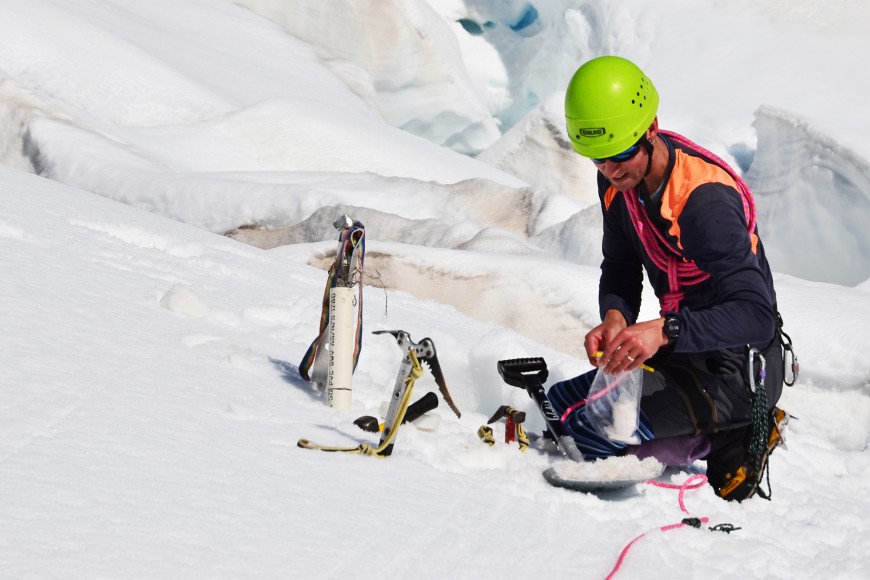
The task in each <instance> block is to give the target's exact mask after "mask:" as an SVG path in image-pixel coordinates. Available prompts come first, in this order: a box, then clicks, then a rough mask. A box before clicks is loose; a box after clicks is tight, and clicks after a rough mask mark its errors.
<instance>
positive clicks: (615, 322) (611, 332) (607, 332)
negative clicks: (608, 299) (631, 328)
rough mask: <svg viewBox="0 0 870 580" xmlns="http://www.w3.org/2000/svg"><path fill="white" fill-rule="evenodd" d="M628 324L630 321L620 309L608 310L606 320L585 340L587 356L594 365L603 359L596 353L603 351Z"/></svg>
mask: <svg viewBox="0 0 870 580" xmlns="http://www.w3.org/2000/svg"><path fill="white" fill-rule="evenodd" d="M627 326H628V323H627V322H626V321H625V317H623V316H622V312H620V311H619V310H608V311H607V312H605V313H604V322H602V323H601V324H599V325H598V326H596V327H595V328H593V329H592V330H590V331H589V333H588V334H586V339H585V341H584V346H585V347H586V356H587V357H588V358H589V362H590V363H592V366H594V367H597V366H599V363H600V362H601V359H599V358H598V357H597V356H595V355H596V353H599V352H602V351H603V350H604V349H605V348H606V347H607V345H608V344H610V342H611V341H612V340H613V338H614V337H615V336H617V335H618V334H619V333H620V332H621V331H623V330H625V328H626V327H627Z"/></svg>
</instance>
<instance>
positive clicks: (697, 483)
mask: <svg viewBox="0 0 870 580" xmlns="http://www.w3.org/2000/svg"><path fill="white" fill-rule="evenodd" d="M646 483H647V484H649V485H654V486H656V487H663V488H666V489H679V490H680V496H679V499H680V509H681V510H682V511H683V513H685V514H688V513H689V510H688V509H686V504H685V501H684V496H685V494H686V491H687V490H690V489H698V488H699V487H701V486H703V485H704V484H705V483H707V476H706V475H702V474H700V473H696V474H695V475H692V476H691V477H689V478H687V479H686V481H684V482H683V483H682V484H681V485H674V484H671V483H663V482H661V481H654V480H649V481H647V482H646ZM709 521H710V518H707V517H701V518H698V522H699V523H703V524H706V523H707V522H709ZM689 525H692V524H690V523H689V522H688V521H686V520H683V521H682V522H680V523H678V524H670V525H667V526H662V527H661V528H658V530H659V531H661V532H667V531H670V530H676V529H678V528H682V527H683V526H689ZM651 531H655V530H651ZM648 533H649V532H644V533H642V534H640V535H639V536H637V537H636V538H634V539H633V540H632V541H630V542H629V543H628V544H627V545H626V546H625V548H623V549H622V552H620V553H619V558H618V559H617V560H616V565H615V566H614V567H613V569H612V570H611V571H610V573H609V574H608V575H607V579H606V580H611V579H612V578H613V577H614V576H615V575H616V573H617V572H618V571H619V569H620V568H621V567H622V563H623V562H624V561H625V556H626V555H627V554H628V551H629V550H630V549H631V547H632V546H633V545H634V544H635V542H637V541H638V540H640V539H641V538H643V537H644V536H646V535H647V534H648Z"/></svg>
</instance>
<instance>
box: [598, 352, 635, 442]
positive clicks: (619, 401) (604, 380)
mask: <svg viewBox="0 0 870 580" xmlns="http://www.w3.org/2000/svg"><path fill="white" fill-rule="evenodd" d="M642 392H643V371H642V370H641V369H640V368H637V369H635V370H633V371H628V372H624V373H619V374H618V375H610V374H607V373H605V372H604V371H603V370H600V371H598V372H597V373H595V379H594V380H593V381H592V386H591V387H590V388H589V395H588V396H587V398H586V417H587V419H589V423H590V425H591V426H592V428H593V429H594V430H595V431H596V432H597V433H598V434H599V435H601V436H602V437H605V438H607V439H609V440H610V441H616V442H619V443H628V444H630V445H637V444H638V443H640V442H641V440H640V437H639V436H638V434H637V427H638V415H639V414H640V397H641V394H642Z"/></svg>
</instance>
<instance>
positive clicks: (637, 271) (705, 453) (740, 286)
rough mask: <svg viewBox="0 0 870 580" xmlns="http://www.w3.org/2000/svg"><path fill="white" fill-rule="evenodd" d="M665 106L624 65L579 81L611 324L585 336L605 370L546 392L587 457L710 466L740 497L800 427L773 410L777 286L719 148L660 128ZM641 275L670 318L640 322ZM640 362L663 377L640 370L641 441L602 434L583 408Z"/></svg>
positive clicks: (715, 478)
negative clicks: (595, 387)
mask: <svg viewBox="0 0 870 580" xmlns="http://www.w3.org/2000/svg"><path fill="white" fill-rule="evenodd" d="M658 102H659V96H658V93H657V92H656V89H655V87H654V86H653V84H652V82H651V81H650V80H649V78H647V77H646V75H644V73H643V72H642V71H641V70H640V69H639V68H638V67H637V66H636V65H634V64H633V63H631V62H629V61H627V60H625V59H622V58H619V57H613V56H605V57H600V58H596V59H593V60H591V61H589V62H587V63H585V64H584V65H583V66H581V67H580V68H579V69H578V70H577V72H576V73H575V74H574V76H573V78H572V79H571V81H570V83H569V85H568V89H567V93H566V98H565V116H566V120H567V128H568V134H569V137H570V139H571V144H572V145H573V147H574V150H575V151H576V152H577V153H579V154H580V155H582V156H584V157H587V158H590V159H591V160H592V162H593V163H594V164H595V166H596V167H597V169H598V186H599V197H600V199H601V207H602V211H603V214H604V238H603V242H602V249H603V254H604V261H603V262H602V265H601V280H600V285H599V306H600V310H601V318H602V321H603V322H602V323H601V324H600V325H599V326H597V327H595V328H593V329H592V330H591V331H590V332H589V333H588V334H587V335H586V339H585V347H586V352H587V354H588V356H589V361H590V362H591V363H592V365H593V366H595V367H597V369H598V371H595V370H593V371H591V372H589V373H587V374H584V375H581V376H579V377H576V378H574V379H571V380H569V381H564V382H561V383H558V384H556V385H554V386H553V387H552V388H551V389H550V390H549V392H548V397H549V399H550V401H551V403H552V404H553V406H554V407H555V409H556V411H557V412H558V413H559V414H560V415H562V414H563V413H565V412H566V411H568V410H569V409H571V408H572V407H576V409H575V410H573V411H571V412H570V414H569V416H568V418H567V419H566V422H565V426H566V428H567V430H568V432H569V433H570V434H571V435H573V437H574V439H575V440H576V441H577V444H578V446H579V448H580V450H581V451H582V452H583V454H584V456H586V457H587V458H596V457H607V456H610V455H617V454H622V453H628V452H630V453H635V454H637V455H639V456H641V457H647V456H655V457H656V458H658V459H659V460H660V461H662V462H664V463H666V464H671V465H673V464H681V463H688V462H691V461H693V460H695V459H705V460H706V461H707V477H708V480H709V482H710V484H711V485H712V486H713V488H714V489H715V490H716V493H717V494H718V495H720V496H721V497H723V498H725V499H728V500H738V501H739V500H742V499H745V498H747V497H751V496H752V495H754V494H755V492H756V490H757V489H758V484H759V481H760V479H761V476H762V474H763V472H764V470H765V468H766V464H767V463H766V462H767V456H768V454H769V452H770V451H772V450H773V448H774V447H776V446H777V445H778V444H779V442H780V440H781V438H780V434H781V433H780V427H781V426H782V425H784V423H785V422H786V420H787V419H788V414H787V413H785V412H784V411H782V410H780V409H778V408H776V407H775V404H776V402H777V401H778V400H779V396H780V394H781V392H782V384H783V364H782V361H783V358H782V357H783V350H782V339H781V334H780V326H779V324H778V320H779V316H778V313H777V309H776V294H775V292H774V288H773V279H772V276H771V272H770V267H769V265H768V263H767V259H766V257H765V254H764V247H763V246H762V243H761V240H760V239H759V237H758V231H757V228H756V223H755V204H754V201H753V198H752V194H751V192H750V191H749V188H748V187H747V186H746V184H745V183H744V182H743V181H742V180H741V179H740V177H739V176H738V175H737V174H736V173H735V172H734V171H733V170H732V169H731V168H730V167H729V166H728V165H727V164H726V163H725V162H724V161H722V160H721V159H719V158H718V157H716V156H715V155H713V154H712V153H710V152H708V151H706V150H704V149H703V148H701V147H700V146H698V145H696V144H694V143H692V142H691V141H689V140H688V139H686V138H685V137H682V136H680V135H677V134H675V133H670V132H667V131H663V130H660V129H659V125H658V117H657V110H658ZM643 270H645V271H646V273H647V276H648V278H649V282H650V284H651V285H652V287H653V289H654V290H655V293H656V296H657V297H658V299H659V301H660V316H659V317H658V318H656V319H653V320H648V321H642V322H638V321H637V316H638V313H639V311H640V302H641V290H642V285H643ZM762 357H763V359H762ZM763 360H765V361H766V363H767V364H766V366H765V365H763V363H762V361H763ZM642 364H644V366H645V367H651V368H652V369H653V371H649V370H638V371H637V372H642V373H643V382H642V385H643V386H642V398H641V402H640V419H639V427H638V431H637V434H636V435H637V437H638V440H639V441H640V442H641V443H640V444H639V445H636V446H630V445H628V444H626V443H620V442H617V441H613V440H611V439H608V438H606V437H602V436H601V435H599V434H598V433H597V432H596V430H595V429H594V428H592V426H591V425H590V423H589V420H588V418H587V417H586V408H585V406H582V405H577V403H578V401H583V400H585V398H586V397H587V394H588V391H589V387H590V385H591V384H592V380H593V377H594V376H595V373H596V372H599V371H603V372H606V373H608V374H611V375H618V374H619V373H623V372H627V371H635V370H637V369H639V368H640V367H641V365H642ZM762 367H764V370H763V369H762ZM765 370H766V372H765ZM750 371H752V372H750ZM750 375H751V376H750ZM762 382H763V387H764V388H763V389H761V388H759V389H757V390H758V391H763V393H758V395H754V394H753V393H754V391H756V389H755V387H756V386H759V387H760V386H761V384H762ZM760 395H766V401H765V400H764V399H763V398H762V399H759V398H758V397H759V396H760ZM759 400H761V401H762V403H760V404H761V405H763V408H761V409H760V411H759V406H758V405H759V403H758V401H759ZM754 401H755V402H756V410H755V416H754V417H753V402H754ZM759 442H761V444H760V445H759V444H758V443H759ZM750 450H751V452H750Z"/></svg>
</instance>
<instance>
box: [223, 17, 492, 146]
mask: <svg viewBox="0 0 870 580" xmlns="http://www.w3.org/2000/svg"><path fill="white" fill-rule="evenodd" d="M235 3H236V4H239V5H241V6H244V7H246V8H248V9H250V10H252V11H253V12H255V13H257V14H259V15H261V16H263V17H265V18H268V19H270V20H272V21H273V22H275V23H276V24H278V25H279V26H281V27H283V28H284V29H286V30H287V31H288V32H290V33H292V34H293V35H295V36H297V37H299V38H301V39H303V40H305V41H307V42H309V43H311V44H313V45H315V46H318V47H320V48H322V49H323V50H324V52H325V53H327V55H328V57H331V58H339V59H344V60H346V61H350V62H353V63H354V64H356V65H358V66H359V67H361V68H362V69H364V70H366V71H368V72H369V74H370V75H371V77H372V82H373V86H374V89H375V100H376V102H377V104H378V106H379V107H380V110H381V113H382V114H383V116H384V119H385V120H386V121H387V122H388V123H389V124H391V125H393V126H395V127H399V128H402V129H405V130H407V131H409V132H411V133H414V134H416V135H418V136H421V137H424V138H426V139H428V140H430V141H432V142H434V143H436V144H438V145H443V146H446V147H450V148H451V149H453V150H455V151H458V152H460V153H467V154H476V153H477V152H479V151H480V150H482V149H484V148H485V147H486V146H488V145H489V144H490V143H492V142H493V141H494V140H495V139H497V138H498V137H499V135H500V132H499V130H498V126H497V124H496V122H495V120H494V118H493V117H492V116H491V115H490V113H489V111H488V110H487V108H486V106H485V104H484V103H483V102H482V101H481V100H480V99H479V98H478V96H477V94H476V93H475V91H474V90H473V88H472V80H471V79H470V78H469V75H468V72H467V71H466V68H465V65H464V64H463V61H462V55H461V54H460V50H459V47H458V45H457V41H456V38H455V37H454V35H453V33H452V32H451V31H450V28H449V25H448V24H447V23H446V22H445V21H444V20H443V19H441V18H440V17H439V16H438V15H437V14H436V13H435V12H434V11H433V10H432V8H431V7H430V6H429V5H428V4H427V3H426V2H425V1H423V0H318V1H317V2H284V1H283V0H235Z"/></svg>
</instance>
